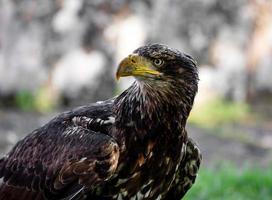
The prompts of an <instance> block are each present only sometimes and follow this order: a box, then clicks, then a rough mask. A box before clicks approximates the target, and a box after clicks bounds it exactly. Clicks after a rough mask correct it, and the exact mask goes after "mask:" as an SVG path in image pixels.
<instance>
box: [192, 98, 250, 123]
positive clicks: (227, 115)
mask: <svg viewBox="0 0 272 200" xmlns="http://www.w3.org/2000/svg"><path fill="white" fill-rule="evenodd" d="M249 111H250V109H249V106H248V105H247V104H245V103H237V102H230V101H226V100H223V99H220V98H217V99H213V100H210V101H208V102H206V103H203V104H201V105H197V106H195V107H194V109H193V110H192V112H191V114H190V117H189V122H190V123H192V124H195V125H198V126H200V127H203V128H215V127H217V126H221V125H222V124H224V123H232V122H236V121H242V120H245V119H246V118H247V117H248V116H249V114H250V112H249Z"/></svg>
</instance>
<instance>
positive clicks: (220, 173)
mask: <svg viewBox="0 0 272 200" xmlns="http://www.w3.org/2000/svg"><path fill="white" fill-rule="evenodd" d="M271 197H272V170H263V169H249V168H248V169H244V170H241V169H236V168H234V167H232V166H223V167H220V168H219V169H216V170H212V169H201V170H200V172H199V176H198V178H197V180H196V183H195V184H194V185H193V187H192V189H191V190H189V192H188V193H187V194H186V196H185V197H184V200H189V199H190V200H191V199H197V200H210V199H212V200H234V199H235V200H257V199H261V200H271Z"/></svg>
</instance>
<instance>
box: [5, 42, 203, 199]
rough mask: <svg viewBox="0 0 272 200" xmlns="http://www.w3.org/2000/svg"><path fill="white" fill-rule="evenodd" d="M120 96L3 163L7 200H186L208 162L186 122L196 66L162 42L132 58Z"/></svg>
mask: <svg viewBox="0 0 272 200" xmlns="http://www.w3.org/2000/svg"><path fill="white" fill-rule="evenodd" d="M126 76H133V77H134V78H135V82H134V83H133V84H132V85H131V86H130V87H128V89H126V90H125V91H123V92H122V93H121V94H120V95H119V96H116V97H113V98H111V99H108V100H105V101H99V102H96V103H93V104H89V105H86V106H82V107H78V108H75V109H73V110H70V111H68V112H63V113H61V114H59V115H58V116H56V117H55V118H53V119H52V120H51V121H49V122H48V123H47V124H45V125H43V126H42V127H40V128H38V129H36V130H34V131H33V132H31V133H30V134H29V135H27V136H26V137H25V138H23V139H22V140H20V141H19V142H18V143H17V144H16V145H15V146H14V147H13V148H12V149H11V151H10V152H8V153H7V154H6V155H5V156H4V157H2V158H1V159H0V177H1V179H2V182H1V186H0V199H1V200H19V199H20V200H45V199H49V200H57V199H59V200H60V199H62V200H79V199H89V200H96V199H102V200H103V199H105V200H107V199H108V200H113V199H115V200H126V199H132V200H133V199H134V200H144V199H148V200H153V199H154V200H155V199H170V200H179V199H181V198H182V197H183V196H184V195H185V193H186V192H187V191H188V190H189V189H190V188H191V186H192V185H193V183H194V182H195V179H196V177H197V173H198V170H199V166H200V162H201V153H200V150H199V148H198V146H197V145H196V143H195V142H194V141H193V140H192V139H191V138H190V137H189V136H188V134H187V131H186V129H185V126H186V121H187V118H188V116H189V113H190V111H191V109H192V106H193V102H194V98H195V95H196V93H197V90H198V80H199V78H198V69H197V66H196V62H195V60H194V59H193V58H192V57H191V56H189V55H187V54H185V53H182V52H180V51H178V50H176V49H173V48H170V47H168V46H166V45H162V44H149V45H145V46H142V47H140V48H138V49H136V50H135V51H134V52H132V53H131V54H130V55H128V57H126V58H124V59H123V60H122V61H121V62H120V64H119V66H118V69H117V72H116V78H117V80H118V79H119V78H120V77H126Z"/></svg>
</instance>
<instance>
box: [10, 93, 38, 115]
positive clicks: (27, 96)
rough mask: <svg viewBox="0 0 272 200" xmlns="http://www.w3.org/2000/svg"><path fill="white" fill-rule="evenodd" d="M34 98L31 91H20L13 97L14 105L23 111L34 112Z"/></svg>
mask: <svg viewBox="0 0 272 200" xmlns="http://www.w3.org/2000/svg"><path fill="white" fill-rule="evenodd" d="M34 102H35V97H34V95H33V93H32V92H31V91H28V90H21V91H18V92H17V93H16V95H15V105H16V106H17V107H18V108H20V109H22V110H23V111H30V110H34V108H35V106H34Z"/></svg>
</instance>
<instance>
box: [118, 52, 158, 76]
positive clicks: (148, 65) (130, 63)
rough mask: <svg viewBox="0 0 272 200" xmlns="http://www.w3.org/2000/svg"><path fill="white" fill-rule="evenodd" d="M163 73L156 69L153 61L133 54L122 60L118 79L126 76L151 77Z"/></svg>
mask: <svg viewBox="0 0 272 200" xmlns="http://www.w3.org/2000/svg"><path fill="white" fill-rule="evenodd" d="M159 75H161V73H160V72H159V71H157V70H156V69H155V67H154V66H153V64H152V62H151V61H150V60H148V59H146V58H145V57H143V56H139V55H137V54H131V55H129V56H128V57H126V58H125V59H123V60H122V61H121V63H120V64H119V67H118V69H117V72H116V79H117V80H119V79H120V77H125V76H135V77H150V76H159Z"/></svg>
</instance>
